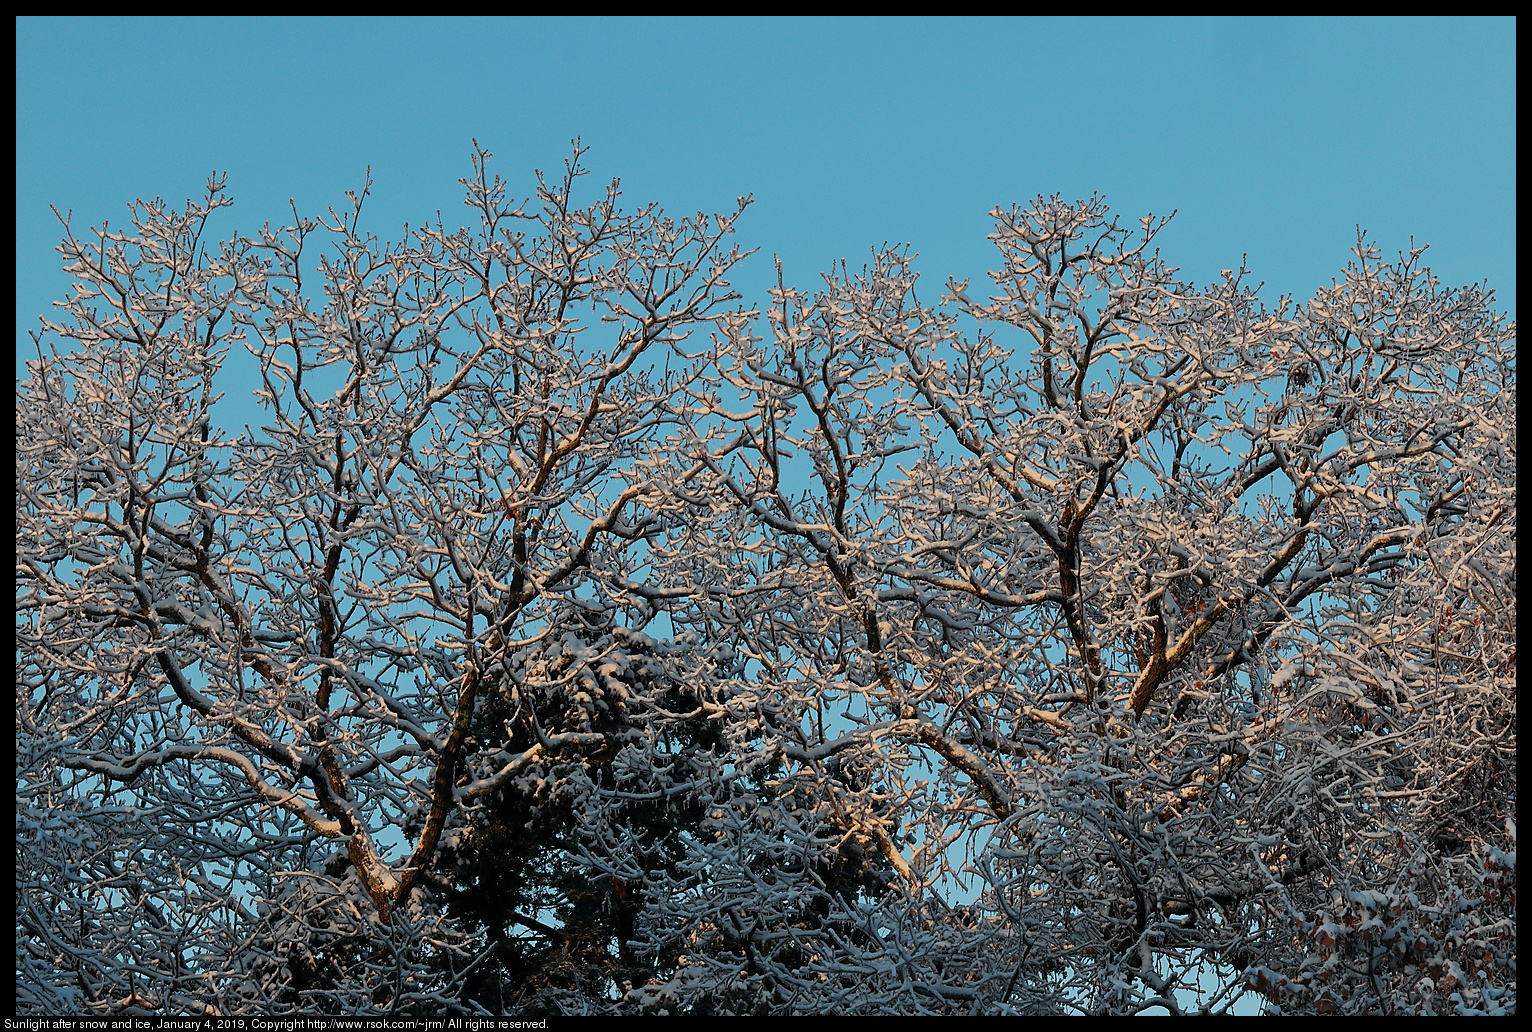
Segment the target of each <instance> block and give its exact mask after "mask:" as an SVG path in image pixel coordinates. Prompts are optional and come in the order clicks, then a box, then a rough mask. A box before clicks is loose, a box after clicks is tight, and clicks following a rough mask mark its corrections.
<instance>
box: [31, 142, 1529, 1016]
mask: <svg viewBox="0 0 1532 1032" xmlns="http://www.w3.org/2000/svg"><path fill="white" fill-rule="evenodd" d="M580 156H581V152H580V151H579V150H578V148H577V149H576V152H575V155H574V158H573V160H571V161H570V162H569V163H568V164H567V165H566V168H565V170H564V174H563V176H562V177H560V178H558V179H557V180H556V181H553V182H549V181H547V180H545V179H543V178H542V177H541V176H539V178H538V180H537V187H536V193H535V196H534V197H532V198H530V199H529V200H527V201H526V202H524V203H521V204H517V203H515V202H514V200H511V199H508V198H507V196H506V188H505V185H504V184H502V183H501V181H500V180H499V179H498V178H497V177H492V176H490V174H489V173H488V171H487V170H486V167H485V163H486V160H487V158H488V155H487V154H486V153H484V152H482V151H478V150H476V153H475V157H474V174H473V175H472V176H471V177H470V178H468V179H465V180H463V183H464V185H465V188H466V191H467V204H468V206H469V208H470V209H471V210H472V211H473V212H474V217H475V220H476V225H475V226H473V227H472V228H470V229H463V230H449V229H448V228H447V227H446V226H445V225H444V224H442V223H440V222H438V224H437V225H435V226H434V227H433V226H426V227H424V228H420V229H416V230H413V231H411V230H409V229H408V227H407V228H406V233H405V239H404V241H403V242H402V243H399V244H387V245H383V244H380V243H379V242H378V241H377V240H375V239H374V238H372V237H370V236H366V235H364V234H363V233H362V230H361V228H360V215H361V209H362V201H363V199H364V198H365V196H366V191H365V190H364V191H363V192H362V194H361V195H358V196H350V200H351V205H350V207H349V208H348V209H347V210H345V211H344V212H343V213H341V214H336V213H335V212H333V211H332V212H331V213H330V215H329V217H328V218H327V219H320V220H309V219H305V218H302V217H300V216H298V215H297V213H296V211H295V212H294V219H295V223H294V225H293V226H292V227H289V228H285V229H278V230H272V229H270V228H263V230H262V231H261V232H260V233H259V234H258V235H257V238H256V239H246V238H237V239H234V240H231V241H229V242H227V243H223V244H219V245H217V246H213V245H210V244H209V243H208V242H207V241H208V240H210V239H211V237H205V235H204V233H205V229H206V227H207V224H208V222H209V220H210V217H211V216H213V215H214V214H215V213H216V212H217V210H218V209H219V208H221V207H223V206H225V205H227V204H228V203H230V202H229V201H228V199H227V197H226V196H225V194H224V188H223V183H222V181H217V180H215V181H213V182H211V183H210V184H209V191H208V195H207V197H206V199H205V200H204V201H202V202H201V203H188V205H187V207H186V209H185V210H184V211H180V212H178V211H174V210H171V209H170V208H168V207H166V206H165V205H164V204H163V203H162V202H159V201H155V202H152V203H147V204H144V203H140V204H139V205H137V206H135V208H134V219H133V227H132V230H131V231H130V232H126V233H123V232H108V230H107V227H105V226H103V227H102V228H101V229H100V230H99V231H96V232H95V233H94V234H93V235H92V237H90V238H88V239H84V240H82V239H79V238H77V237H76V236H75V235H74V233H73V232H72V230H69V229H68V221H67V220H66V221H65V226H66V237H65V240H64V243H63V245H62V247H61V251H62V253H63V254H64V256H65V260H66V263H67V264H66V267H67V268H68V270H69V271H70V273H71V274H72V275H73V276H74V278H75V288H74V291H73V293H72V294H71V296H70V297H69V298H68V299H67V301H66V302H65V303H64V305H63V309H64V312H65V320H64V321H62V322H52V321H46V320H45V322H44V327H43V330H42V332H40V333H39V334H37V335H35V337H34V342H35V344H34V346H35V349H36V353H37V358H36V359H35V360H33V361H31V362H30V363H29V374H30V375H29V376H28V378H26V379H25V380H23V381H20V382H19V383H18V399H17V448H18V461H17V496H18V503H17V504H18V528H17V744H18V750H17V756H18V766H17V781H18V789H17V792H18V798H17V842H18V846H17V872H18V873H17V910H18V935H19V939H20V943H19V947H18V957H17V984H18V995H17V1005H18V1009H21V1010H26V1011H34V1012H52V1011H59V1010H68V1011H79V1012H99V1013H126V1012H130V1011H155V1012H171V1011H174V1012H182V1011H184V1012H192V1013H215V1012H216V1013H235V1012H240V1011H256V1010H259V1011H292V1012H332V1013H342V1012H345V1013H410V1012H420V1013H440V1012H444V1011H453V1012H459V1013H481V1012H484V1011H489V1012H496V1011H514V1012H517V1013H523V1012H529V1011H538V1012H579V1011H583V1012H606V1013H614V1014H621V1013H667V1012H668V1013H696V1014H704V1013H706V1014H721V1013H798V1012H836V1013H840V1012H848V1013H849V1012H864V1013H951V1014H957V1013H961V1014H968V1013H1021V1012H1029V1013H1069V1012H1075V1013H1080V1012H1085V1013H1132V1012H1137V1011H1141V1010H1145V1009H1149V1008H1152V1007H1161V1008H1165V1009H1168V1010H1171V1011H1173V1012H1180V1011H1183V1010H1186V1009H1188V1008H1190V1009H1207V1010H1212V1011H1218V1010H1224V1009H1227V1008H1228V1007H1230V1006H1232V1005H1234V1004H1235V1003H1236V1002H1237V1001H1238V1000H1240V999H1241V998H1242V997H1246V998H1248V997H1251V996H1254V997H1255V998H1256V999H1257V1000H1258V1001H1259V1002H1260V1003H1261V1005H1262V1006H1264V1007H1267V1008H1270V1009H1277V1010H1281V1011H1283V1012H1287V1013H1296V1012H1321V1013H1328V1012H1367V1013H1415V1012H1435V1013H1441V1012H1447V1011H1453V1010H1463V1011H1481V1012H1496V1011H1507V1010H1513V1009H1514V1006H1515V853H1514V850H1515V823H1514V821H1515V798H1516V792H1515V775H1516V764H1515V738H1514V726H1515V612H1516V599H1515V526H1516V511H1515V504H1514V494H1515V472H1516V467H1515V461H1516V460H1515V447H1516V445H1515V405H1514V400H1515V398H1514V395H1515V324H1514V323H1513V322H1507V321H1506V320H1505V319H1504V318H1503V317H1502V316H1499V315H1496V314H1495V313H1494V312H1493V310H1492V304H1493V295H1492V294H1491V293H1489V292H1488V291H1487V290H1484V289H1481V288H1477V287H1466V288H1462V289H1457V290H1451V289H1445V288H1443V287H1442V286H1441V285H1440V284H1439V283H1438V282H1437V280H1436V279H1435V278H1433V277H1432V276H1431V274H1430V272H1429V270H1428V269H1427V268H1426V267H1425V266H1424V265H1423V264H1422V262H1421V256H1422V253H1423V249H1416V250H1412V251H1411V252H1409V253H1408V254H1403V255H1400V257H1399V259H1398V261H1396V262H1394V263H1386V262H1384V261H1383V260H1382V258H1381V255H1380V254H1379V252H1378V250H1377V249H1376V248H1375V247H1373V246H1372V245H1370V244H1369V243H1368V242H1367V241H1366V240H1365V238H1362V237H1359V239H1358V243H1357V247H1356V250H1355V260H1354V262H1353V263H1352V264H1351V265H1349V266H1348V267H1347V268H1346V270H1345V273H1344V277H1343V278H1342V279H1340V280H1338V281H1337V282H1336V283H1335V284H1334V285H1333V286H1332V287H1330V288H1327V289H1324V290H1322V291H1320V292H1319V293H1318V295H1317V296H1316V297H1315V298H1314V299H1312V300H1311V301H1309V302H1308V303H1306V304H1304V305H1297V306H1295V305H1294V304H1293V303H1292V301H1291V300H1290V299H1287V298H1283V299H1282V300H1281V301H1279V302H1278V303H1277V304H1276V306H1275V307H1274V308H1267V307H1265V306H1263V305H1262V303H1261V302H1260V300H1259V299H1258V297H1257V295H1256V293H1255V291H1254V290H1253V289H1251V288H1250V287H1249V286H1247V285H1246V278H1247V277H1248V275H1249V274H1248V271H1247V270H1245V269H1243V268H1241V269H1239V270H1231V271H1227V272H1225V273H1224V274H1223V275H1222V277H1221V278H1220V279H1219V280H1218V281H1217V282H1215V283H1213V284H1210V285H1207V286H1203V287H1196V286H1194V285H1191V284H1188V283H1184V282H1182V281H1180V280H1178V279H1177V278H1176V270H1175V269H1173V268H1169V267H1167V266H1166V265H1165V264H1164V263H1163V261H1162V260H1161V258H1160V256H1159V252H1158V251H1157V250H1154V249H1153V244H1154V241H1155V239H1156V236H1157V235H1158V234H1159V232H1160V231H1161V229H1162V228H1163V226H1164V225H1165V223H1166V221H1167V220H1164V219H1161V220H1158V221H1156V220H1153V219H1148V218H1146V219H1143V220H1141V221H1140V223H1139V224H1138V225H1137V227H1136V229H1130V228H1124V227H1122V226H1121V225H1120V224H1119V222H1118V221H1117V220H1116V219H1115V218H1113V217H1112V216H1111V215H1110V213H1109V212H1108V210H1107V209H1106V207H1105V205H1104V204H1103V203H1102V202H1101V201H1100V200H1099V199H1094V198H1093V199H1091V200H1088V201H1081V202H1075V203H1067V202H1064V201H1062V200H1061V199H1059V198H1056V197H1055V198H1051V199H1050V198H1038V199H1037V200H1036V201H1035V202H1033V203H1032V204H1031V205H1030V206H1027V207H1024V208H1023V207H1018V208H1015V209H1011V210H1009V211H1007V210H999V209H997V210H996V211H995V212H994V217H995V227H996V228H995V233H994V234H993V235H992V237H991V239H992V240H993V242H994V243H995V245H996V247H997V249H998V251H999V265H998V271H996V272H994V273H992V274H991V276H992V279H993V281H994V285H993V290H992V291H988V292H981V291H979V290H974V291H973V293H974V295H978V294H981V293H984V294H987V296H985V297H984V299H983V300H982V301H981V300H976V299H975V297H974V296H971V295H970V293H969V289H970V286H969V284H968V283H967V282H956V281H949V282H948V284H947V290H946V292H945V293H944V294H943V296H942V297H941V298H939V299H937V300H936V303H932V302H931V301H929V300H926V301H923V300H922V299H921V298H920V297H919V295H918V293H917V290H916V275H915V272H914V270H913V268H912V264H911V258H910V256H909V254H908V253H907V252H905V251H901V250H884V251H882V252H878V253H876V254H875V255H874V258H873V261H872V262H871V264H870V265H868V266H867V267H866V268H865V269H863V270H862V271H861V272H860V273H856V274H853V273H852V272H850V271H849V270H848V269H847V267H846V266H844V265H843V266H842V267H841V268H840V269H839V270H832V271H831V273H830V274H828V275H827V276H825V277H824V286H823V289H821V290H819V291H818V292H816V293H812V294H811V293H807V292H804V291H802V290H800V289H797V288H795V287H792V286H790V285H789V283H788V281H787V278H786V275H785V273H784V272H783V271H782V270H781V269H780V267H779V269H778V287H777V288H776V289H775V290H773V291H772V292H771V297H770V298H769V303H767V304H765V305H763V308H764V311H755V310H750V309H747V308H745V307H742V306H739V305H735V304H734V302H735V301H736V300H738V296H737V295H736V294H734V293H733V292H732V291H731V290H730V288H729V283H728V280H727V276H728V275H729V274H730V270H731V269H732V268H733V267H734V266H735V264H736V263H738V262H739V261H740V260H741V258H742V257H743V254H742V253H741V251H740V250H739V249H738V248H737V247H733V246H732V245H731V244H730V243H729V240H730V237H731V235H732V233H733V230H734V226H735V221H736V219H737V218H738V217H739V215H740V213H741V212H743V210H744V208H745V206H746V204H747V200H746V199H741V202H740V205H739V207H738V209H737V210H736V211H734V212H733V213H730V214H727V215H724V216H712V217H709V216H703V215H698V216H696V217H693V218H688V219H683V220H679V221H675V220H672V219H669V218H667V217H666V216H665V215H664V214H663V213H662V212H661V211H660V210H659V209H658V208H655V207H653V206H649V207H644V208H640V209H638V210H637V211H632V212H625V211H623V210H622V209H621V208H620V207H619V205H618V190H617V185H616V184H615V183H614V184H612V186H611V187H610V188H609V189H608V191H607V192H606V193H605V195H604V197H602V198H600V199H598V200H597V201H596V202H595V203H592V204H589V205H587V206H584V207H580V206H578V205H577V204H576V203H575V200H574V194H575V192H576V187H577V185H578V181H579V178H580V176H581V174H582V171H583V170H582V168H581V166H580ZM321 237H322V238H327V239H328V240H329V241H330V243H331V244H332V245H333V246H331V247H330V249H328V250H326V252H325V253H324V254H323V255H322V256H320V257H319V259H318V262H317V269H318V279H319V283H318V286H317V288H316V286H315V284H314V278H315V277H314V266H315V262H314V256H313V254H312V251H313V244H314V241H315V240H316V239H319V238H321ZM305 275H307V276H309V284H308V285H305V283H304V277H305ZM231 356H232V357H231ZM243 369H248V370H250V371H251V372H250V374H249V375H250V376H252V377H253V378H254V392H255V398H256V400H257V401H258V403H259V404H260V406H261V407H262V416H261V420H260V422H261V425H260V426H259V427H256V428H253V427H249V426H244V427H239V428H237V429H236V428H232V427H230V426H226V425H225V423H224V422H221V421H220V420H221V418H225V417H224V413H225V412H226V411H227V407H228V405H227V402H223V399H224V398H225V392H226V391H227V390H228V388H229V387H230V385H231V374H234V375H235V376H240V375H244V374H243V373H240V372H238V370H243ZM233 385H234V386H235V387H236V389H244V387H245V385H243V384H240V383H238V382H237V381H235V382H234V384H233ZM221 402H223V407H222V408H220V407H219V406H220V403H221Z"/></svg>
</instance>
